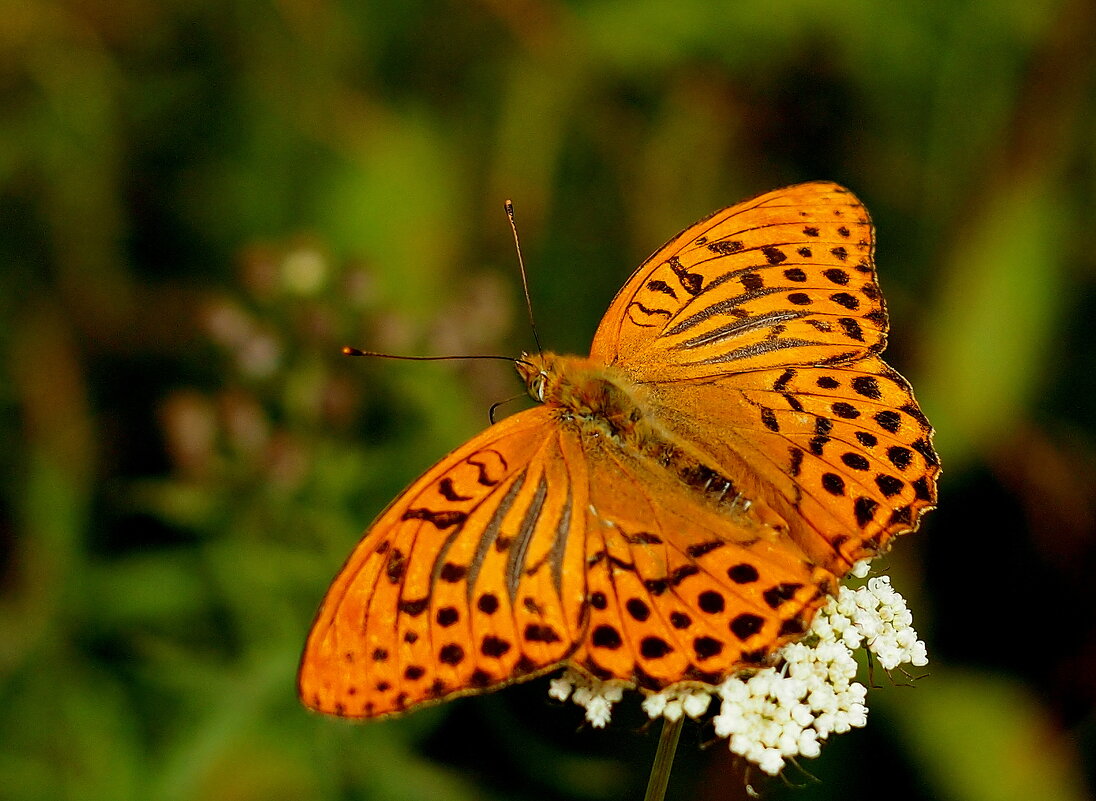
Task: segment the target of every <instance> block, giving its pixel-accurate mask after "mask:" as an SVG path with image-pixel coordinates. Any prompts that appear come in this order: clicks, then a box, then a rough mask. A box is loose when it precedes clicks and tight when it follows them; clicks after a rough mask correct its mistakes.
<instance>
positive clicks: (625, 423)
mask: <svg viewBox="0 0 1096 801" xmlns="http://www.w3.org/2000/svg"><path fill="white" fill-rule="evenodd" d="M518 372H519V373H520V374H521V376H522V379H523V380H524V381H525V384H526V387H527V388H528V391H529V395H530V396H531V397H532V398H533V400H536V401H539V402H540V403H543V404H545V406H547V407H549V408H550V409H551V410H552V411H553V412H554V414H555V416H556V419H557V420H559V421H560V423H561V424H562V425H564V426H569V427H574V428H575V429H576V430H577V431H579V432H580V433H581V434H582V435H583V436H584V438H585V439H587V440H589V439H591V438H593V439H599V440H601V441H602V442H603V443H605V444H606V445H609V444H610V443H611V444H612V445H615V446H617V447H619V448H620V450H621V453H623V454H628V455H630V456H632V457H636V456H638V457H642V458H643V459H644V460H645V461H646V462H647V464H648V465H650V466H652V467H655V468H656V469H658V470H665V471H666V472H668V473H670V474H672V475H674V476H676V477H677V478H678V479H679V480H680V481H682V482H683V483H685V484H686V485H688V486H689V487H691V488H693V489H694V490H696V491H698V492H699V493H700V494H701V495H704V496H707V498H708V500H710V501H711V502H713V503H715V504H716V505H718V506H723V505H726V506H729V507H734V506H737V507H742V506H745V507H746V508H749V506H750V505H751V499H749V498H744V497H743V496H742V495H741V494H740V492H739V489H738V488H737V487H736V486H735V484H734V482H732V481H731V479H730V478H729V477H728V476H726V475H724V474H723V473H722V472H721V471H720V469H719V466H718V465H717V464H715V463H713V462H711V461H710V460H709V459H708V458H707V457H706V456H705V455H704V454H703V453H701V452H700V451H698V450H697V449H696V448H695V447H693V446H691V445H690V444H689V443H687V442H685V441H683V440H682V439H681V438H680V437H679V436H677V435H676V434H674V433H673V432H671V431H670V430H669V429H667V428H666V427H665V426H664V425H661V424H660V423H659V420H658V417H657V415H656V414H655V413H653V412H652V411H651V406H650V398H649V395H650V390H649V389H648V388H647V387H645V386H644V385H642V384H640V383H639V382H637V381H635V380H633V379H632V378H631V377H630V376H629V375H628V374H627V373H625V372H624V371H623V370H621V369H619V368H616V367H611V366H608V365H605V364H603V363H601V362H598V361H596V360H593V359H587V358H583V357H581V356H561V355H558V354H555V353H544V354H540V355H537V356H530V355H526V356H524V357H523V362H519V363H518ZM758 511H759V512H760V511H761V510H760V509H759V510H758ZM766 517H768V516H766ZM766 522H767V523H768V524H769V525H771V526H773V527H780V526H781V521H779V519H773V520H766Z"/></svg>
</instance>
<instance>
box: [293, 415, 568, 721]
mask: <svg viewBox="0 0 1096 801" xmlns="http://www.w3.org/2000/svg"><path fill="white" fill-rule="evenodd" d="M559 436H560V434H559V428H558V425H557V424H556V422H555V421H554V420H553V419H552V418H551V416H550V414H549V412H548V410H547V409H545V408H543V407H539V408H535V409H530V410H528V411H525V412H521V413H519V414H517V415H514V416H512V417H509V418H507V419H506V420H503V421H502V422H500V423H498V424H497V425H495V426H492V427H491V428H490V429H488V430H487V431H485V432H483V433H482V434H480V435H479V436H477V437H475V438H473V439H472V440H471V441H470V442H468V443H467V444H466V445H464V446H463V447H461V448H459V449H457V450H456V451H454V452H453V453H451V454H450V455H448V456H447V457H445V458H444V459H442V460H441V461H440V462H439V463H438V464H436V465H435V466H434V467H433V468H431V469H430V470H428V471H427V472H426V474H425V475H423V476H422V477H421V478H420V479H419V480H418V481H416V482H415V483H414V484H412V485H411V487H410V488H408V489H407V490H406V491H405V492H404V493H403V494H402V495H401V496H399V497H398V498H397V499H396V500H395V501H394V502H393V503H392V504H391V505H390V506H389V507H388V509H386V510H385V511H384V512H383V513H382V514H381V515H380V516H379V517H378V519H377V520H376V521H375V522H374V523H373V525H372V526H371V527H370V529H369V530H368V531H367V532H366V534H365V536H364V538H363V539H362V540H361V542H360V543H359V544H358V546H357V547H356V548H355V550H354V552H353V553H352V554H351V555H350V558H349V560H348V561H347V563H346V565H345V566H344V567H343V569H342V571H341V572H340V573H339V575H338V576H337V577H336V579H335V581H334V583H333V584H332V585H331V588H330V589H329V590H328V593H327V597H326V598H325V599H324V602H323V604H322V606H321V607H320V611H319V613H318V614H317V617H316V621H315V623H314V625H313V627H312V631H311V633H310V634H309V637H308V642H307V644H306V646H305V651H304V654H303V656H302V659H301V666H300V671H299V675H298V688H299V692H300V695H301V698H302V700H303V701H304V703H305V704H306V705H307V706H309V707H311V708H312V709H314V710H316V711H319V712H326V713H329V714H335V715H341V716H345V717H374V716H379V715H385V714H390V713H396V712H401V711H404V710H406V709H408V708H410V707H412V706H415V705H417V704H420V703H423V702H426V701H431V700H438V699H442V698H445V697H448V696H452V695H459V694H463V693H469V692H477V691H482V690H486V689H490V688H493V687H497V686H498V685H501V684H504V683H506V682H509V681H512V680H514V679H516V678H522V677H530V676H532V675H536V674H537V673H538V672H541V671H543V670H545V669H547V668H550V667H552V666H555V665H557V664H559V663H560V662H561V660H563V659H564V658H565V657H567V656H568V655H569V654H570V653H571V652H572V651H573V650H574V649H575V647H576V646H577V644H578V642H579V640H580V638H581V634H582V631H583V626H584V621H583V620H581V619H579V618H578V617H576V614H575V613H577V612H580V611H581V610H582V608H583V599H584V598H585V585H584V579H583V558H584V554H583V537H582V532H581V531H580V529H581V526H582V525H583V524H584V518H583V517H582V515H581V514H579V513H577V512H576V511H575V510H576V509H581V508H584V506H579V503H580V501H579V500H578V499H576V498H575V497H574V495H573V492H572V487H571V480H570V474H569V472H568V470H567V468H566V465H565V464H564V463H563V462H562V461H561V460H560V458H559V455H560V447H559ZM568 612H571V614H570V615H569V614H568Z"/></svg>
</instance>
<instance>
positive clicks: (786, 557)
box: [298, 182, 939, 718]
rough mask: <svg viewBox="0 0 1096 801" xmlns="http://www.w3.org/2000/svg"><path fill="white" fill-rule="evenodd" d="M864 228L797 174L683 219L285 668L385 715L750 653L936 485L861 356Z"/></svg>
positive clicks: (393, 527)
mask: <svg viewBox="0 0 1096 801" xmlns="http://www.w3.org/2000/svg"><path fill="white" fill-rule="evenodd" d="M873 253H874V229H873V227H872V224H871V221H870V219H869V217H868V213H867V210H866V209H865V208H864V206H863V205H862V204H861V203H860V202H859V201H858V200H857V199H856V197H854V196H853V195H852V194H851V193H850V192H849V191H848V190H846V189H844V188H842V187H840V186H838V185H836V184H833V183H828V182H814V183H805V184H800V185H797V186H791V187H787V188H784V189H779V190H776V191H773V192H768V193H766V194H762V195H759V196H757V197H754V198H752V199H750V200H747V201H744V202H742V203H739V204H738V205H735V206H731V207H729V208H725V209H722V210H720V211H717V212H715V213H714V214H712V215H710V216H709V217H706V218H705V219H703V220H701V221H699V222H697V223H695V224H694V225H692V226H690V227H688V228H687V229H685V230H684V231H683V232H681V233H680V234H678V235H677V236H675V237H674V238H672V239H671V240H670V241H669V242H668V243H667V244H665V245H663V246H662V247H661V248H659V249H658V250H657V251H656V252H655V253H654V254H653V255H652V256H651V257H650V258H648V259H647V260H646V261H645V262H644V263H643V264H642V265H641V266H640V267H639V269H637V270H636V271H635V273H633V274H632V276H631V278H629V279H628V281H627V283H625V285H624V287H623V289H621V290H620V292H619V293H618V294H617V296H616V298H615V299H614V300H613V302H612V304H611V305H610V307H609V310H608V312H606V314H605V317H604V319H602V321H601V324H600V325H599V327H598V329H597V332H596V333H595V335H594V341H593V346H592V347H591V350H590V355H589V356H588V357H581V356H564V355H557V354H554V353H547V352H545V353H540V354H535V355H523V357H522V358H521V359H520V360H518V361H517V367H518V372H519V373H520V375H521V377H522V379H523V380H524V382H525V384H526V386H527V388H528V391H529V394H530V395H531V396H532V397H533V399H534V400H535V401H537V402H538V405H536V406H535V407H533V408H531V409H528V410H526V411H522V412H518V413H517V414H514V415H512V416H511V417H508V418H506V419H504V420H502V421H500V422H498V423H496V424H495V425H493V426H491V427H490V428H489V429H487V430H486V431H484V432H483V433H481V434H479V435H478V436H476V437H474V438H472V439H471V440H470V441H469V442H467V443H466V444H464V445H462V446H461V447H459V448H457V449H456V450H454V451H453V452H452V453H450V454H449V455H448V456H445V457H444V458H443V459H442V460H441V461H440V462H438V463H437V464H436V465H434V466H433V467H432V468H430V469H429V470H427V471H426V473H425V474H423V476H422V477H421V478H419V479H418V480H417V481H415V482H414V483H413V484H412V485H411V486H410V487H409V488H408V489H407V490H405V491H404V492H403V494H401V495H400V496H399V497H397V498H396V499H395V500H394V501H393V502H392V503H391V504H390V505H389V506H388V508H387V509H385V510H384V511H383V512H382V513H381V514H380V516H379V517H378V518H377V519H376V520H375V521H374V522H373V524H372V525H371V526H370V528H369V529H368V530H367V531H366V533H365V535H364V537H363V539H362V540H361V542H360V543H359V544H358V545H357V547H356V548H355V549H354V551H353V553H351V555H350V558H349V560H348V561H347V562H346V564H345V566H344V567H343V568H342V571H341V572H340V573H339V574H338V576H337V577H336V579H335V581H334V583H333V584H332V585H331V588H330V589H329V591H328V593H327V596H326V598H325V599H324V601H323V604H322V606H321V607H320V610H319V612H318V614H317V617H316V620H315V622H314V624H313V627H312V630H311V633H310V634H309V636H308V641H307V644H306V646H305V649H304V654H303V656H302V659H301V665H300V671H299V676H298V689H299V692H300V696H301V699H302V700H303V702H304V704H305V705H307V706H308V707H310V708H311V709H313V710H316V711H319V712H324V713H329V714H334V715H340V716H343V717H350V718H371V717H378V716H384V715H390V714H394V713H400V712H404V711H406V710H409V709H412V708H413V707H416V706H418V705H421V704H424V703H427V702H432V701H438V700H441V699H446V698H450V697H453V696H457V695H463V694H468V693H476V692H482V691H486V690H490V689H494V688H498V687H500V686H503V685H506V684H508V683H511V682H515V681H521V680H524V679H528V678H531V677H534V676H537V675H541V674H543V673H546V672H548V671H552V670H555V669H557V668H559V667H560V666H563V665H566V666H570V667H573V668H576V669H578V670H580V671H584V672H585V673H587V674H589V675H591V676H593V677H595V678H597V679H601V680H611V679H615V680H621V681H625V682H628V683H629V684H631V685H633V686H635V687H637V688H639V689H641V690H646V691H660V690H662V689H664V688H667V687H669V686H672V685H675V684H679V683H682V682H686V683H700V684H716V683H719V682H720V681H722V680H723V679H724V678H725V677H727V676H728V675H731V674H733V673H736V672H738V671H741V670H743V669H747V668H750V667H757V666H763V665H766V664H768V663H770V662H771V661H772V659H773V655H774V652H775V651H777V649H779V648H780V647H781V646H782V645H783V644H784V643H786V642H788V641H790V640H793V639H796V638H798V637H800V636H801V635H802V634H803V633H804V632H805V631H806V630H807V628H808V626H809V624H810V621H811V619H812V617H813V615H814V613H815V612H816V610H817V609H818V608H819V607H820V606H821V605H822V604H823V603H824V601H825V600H826V598H827V596H828V595H830V594H832V593H833V592H835V589H836V586H837V582H838V581H839V580H840V579H841V578H842V577H843V576H844V575H845V574H846V573H847V572H848V571H849V570H850V569H851V567H852V566H853V564H855V563H856V562H858V561H859V560H861V559H864V558H869V557H873V556H875V555H876V554H878V553H880V552H881V551H883V550H885V549H886V548H887V547H888V545H889V543H890V542H891V540H892V539H893V538H894V537H895V536H897V535H899V534H902V533H905V532H908V531H911V530H913V529H914V528H916V527H917V525H918V521H919V518H920V517H921V515H922V513H923V512H925V511H926V510H927V509H930V508H931V507H932V506H933V504H934V502H935V499H936V477H937V474H938V472H939V459H938V458H937V455H936V452H935V450H934V449H933V445H932V428H931V426H930V425H929V422H928V420H927V419H926V418H925V415H924V414H923V413H922V412H921V410H920V408H919V407H918V405H917V402H916V401H915V400H914V397H913V393H912V390H911V388H910V385H909V383H907V382H906V380H905V379H904V378H902V376H901V375H899V374H898V373H897V372H895V371H894V370H893V369H892V368H890V367H889V366H888V365H887V364H886V363H884V362H883V361H882V359H880V357H879V355H878V354H879V353H880V352H881V351H882V350H883V349H884V347H885V345H886V334H887V328H888V320H887V313H886V308H885V305H884V301H883V296H882V294H881V292H880V290H879V285H878V283H877V281H876V274H875V267H874V263H873Z"/></svg>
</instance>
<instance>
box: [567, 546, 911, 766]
mask: <svg viewBox="0 0 1096 801" xmlns="http://www.w3.org/2000/svg"><path fill="white" fill-rule="evenodd" d="M866 573H867V563H866V562H862V563H860V564H858V565H857V566H856V568H855V569H854V570H853V573H852V575H853V576H855V577H857V578H863V577H864V576H865V575H866ZM860 647H866V648H867V649H868V650H869V651H870V652H871V654H873V655H874V656H875V658H876V659H878V660H879V664H880V665H881V666H882V667H883V668H884V669H885V670H893V669H894V668H897V667H898V666H900V665H904V664H912V665H915V666H917V667H922V666H924V665H926V664H928V657H927V654H926V651H925V644H924V643H923V642H922V641H920V640H919V639H917V632H916V631H914V629H913V617H912V615H910V612H909V610H908V609H907V608H906V601H905V599H904V598H903V597H902V596H901V595H899V594H898V593H897V592H895V590H894V589H893V588H892V587H891V584H890V579H889V578H887V577H876V578H872V579H869V580H868V582H867V583H866V585H865V586H863V587H860V588H858V589H850V588H848V587H841V589H840V591H839V592H838V595H837V597H836V598H831V599H830V600H829V602H828V603H827V604H826V605H825V606H824V607H822V609H821V610H819V612H818V614H817V615H816V616H815V619H814V621H813V623H812V624H811V629H810V631H809V632H808V633H807V634H806V635H804V637H803V638H802V639H801V640H799V641H798V642H794V643H789V644H788V645H786V646H784V648H783V649H781V651H780V655H779V656H780V660H779V662H778V664H777V665H776V666H775V667H771V668H763V669H752V670H746V671H743V672H742V673H740V674H738V675H735V676H731V677H729V678H728V679H727V680H726V681H724V682H723V683H722V684H721V685H719V686H718V687H715V688H703V687H697V686H696V685H684V684H681V685H674V686H671V687H668V688H667V689H665V690H663V691H662V692H660V693H656V694H653V695H648V696H646V698H645V699H644V701H643V709H644V711H645V712H646V713H647V714H648V716H650V717H651V718H657V717H665V718H667V719H668V720H678V719H680V718H681V717H682V715H687V716H689V717H691V718H694V719H697V718H699V717H700V716H701V715H703V714H704V713H705V712H706V711H707V709H708V706H709V704H710V702H711V699H712V697H713V695H718V696H719V698H720V700H721V701H722V704H721V706H720V710H719V713H718V714H716V715H715V716H714V717H713V718H712V724H713V725H714V727H715V733H716V735H717V736H719V737H725V738H727V740H728V745H729V746H730V749H731V751H733V752H734V753H736V754H738V755H740V756H742V757H745V758H746V759H747V760H749V761H750V762H753V763H754V764H756V765H757V766H758V767H759V768H760V769H761V770H763V771H764V772H765V773H768V774H770V775H773V776H775V775H776V774H778V773H779V772H780V771H781V770H782V769H783V767H784V764H785V761H786V760H788V759H790V758H794V757H796V756H803V757H816V756H818V755H819V753H821V744H822V741H823V740H825V739H826V738H827V737H828V736H829V735H830V734H841V733H843V732H846V731H848V730H849V729H851V728H854V727H860V726H864V725H865V724H866V723H867V720H868V718H867V715H868V708H867V706H865V704H864V699H865V696H866V695H867V689H866V688H865V687H864V685H863V684H860V683H859V682H857V681H856V680H855V679H856V671H857V663H856V659H855V658H854V657H853V651H854V650H855V649H857V648H860ZM629 686H630V685H628V684H627V683H625V682H621V681H610V682H600V681H598V680H596V679H591V678H589V677H588V676H586V675H585V674H582V673H579V672H578V671H575V670H572V669H570V668H568V669H567V671H566V672H565V673H564V674H563V676H561V677H560V678H557V679H554V680H553V681H552V685H551V689H550V690H549V694H550V695H551V696H552V697H553V698H556V699H558V700H560V701H566V700H568V699H570V700H571V701H573V702H574V703H576V704H578V705H579V706H582V707H585V709H586V719H587V720H588V721H589V722H590V724H591V725H593V726H595V727H598V728H600V727H603V726H604V725H605V724H606V723H608V721H609V718H610V715H611V712H612V706H613V704H614V703H616V702H617V701H619V700H620V699H621V697H623V691H624V690H625V689H626V688H628V687H629Z"/></svg>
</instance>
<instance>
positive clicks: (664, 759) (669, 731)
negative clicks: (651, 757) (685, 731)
mask: <svg viewBox="0 0 1096 801" xmlns="http://www.w3.org/2000/svg"><path fill="white" fill-rule="evenodd" d="M683 725H685V716H684V715H682V716H681V717H679V718H678V719H677V720H669V719H667V720H666V722H665V723H663V724H662V736H661V737H659V738H658V750H657V751H655V761H654V764H653V765H651V778H650V779H649V780H648V781H647V793H646V795H644V796H643V801H662V799H663V798H665V797H666V785H667V784H669V782H670V768H671V767H673V764H674V754H675V753H676V752H677V741H678V740H679V739H680V738H681V727H682V726H683Z"/></svg>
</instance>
